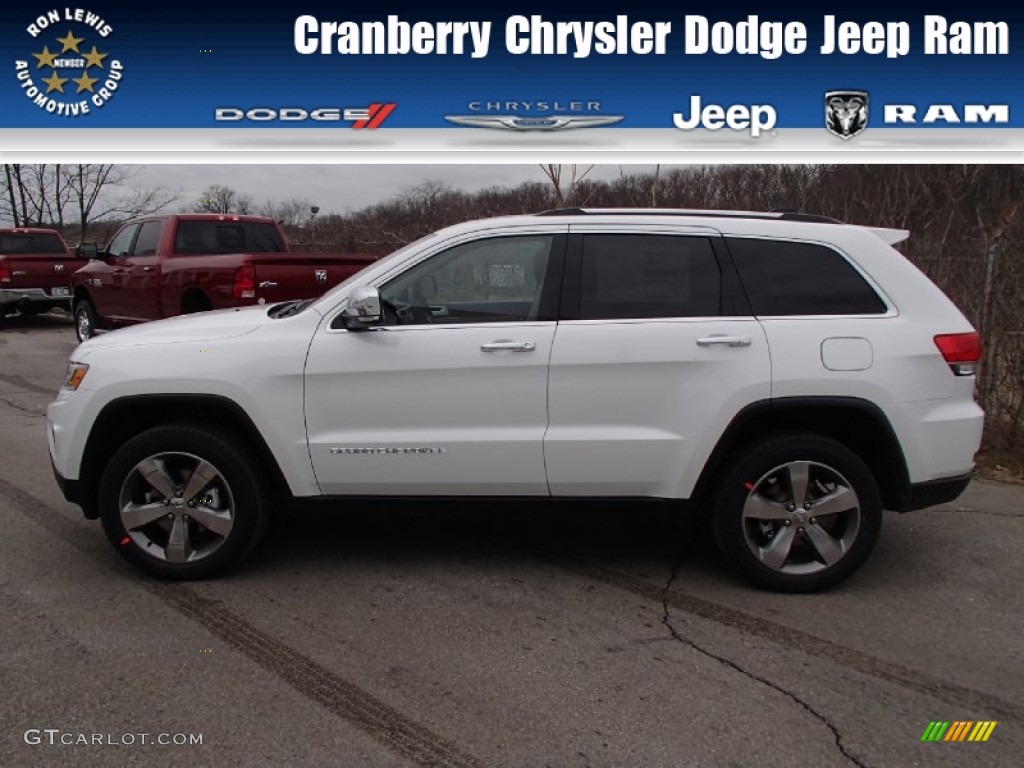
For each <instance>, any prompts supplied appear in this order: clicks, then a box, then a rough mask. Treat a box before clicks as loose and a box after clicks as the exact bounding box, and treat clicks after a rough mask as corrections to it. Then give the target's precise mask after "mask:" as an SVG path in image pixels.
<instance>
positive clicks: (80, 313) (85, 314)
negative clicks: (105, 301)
mask: <svg viewBox="0 0 1024 768" xmlns="http://www.w3.org/2000/svg"><path fill="white" fill-rule="evenodd" d="M74 317H75V336H77V337H78V340H79V341H88V340H89V339H91V338H92V337H93V336H95V335H96V330H97V328H98V327H99V320H98V318H97V317H96V310H95V309H93V308H92V302H90V301H89V300H88V299H79V300H78V301H76V302H75V310H74Z"/></svg>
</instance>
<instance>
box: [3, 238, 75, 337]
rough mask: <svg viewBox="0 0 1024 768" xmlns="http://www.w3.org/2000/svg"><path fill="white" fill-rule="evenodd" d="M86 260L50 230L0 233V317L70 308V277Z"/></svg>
mask: <svg viewBox="0 0 1024 768" xmlns="http://www.w3.org/2000/svg"><path fill="white" fill-rule="evenodd" d="M85 262H86V260H85V259H84V258H80V257H78V256H75V255H72V254H71V252H70V251H68V247H67V245H66V244H65V243H64V238H63V237H61V236H60V233H59V232H57V231H56V230H53V229H30V228H19V229H0V317H3V316H4V315H6V314H10V313H12V312H15V311H19V312H21V313H22V314H24V315H34V314H37V313H39V312H48V311H49V310H51V309H53V308H54V307H63V308H64V309H70V307H71V288H70V286H71V274H72V273H73V272H74V271H75V270H76V269H78V268H79V267H82V266H83V265H84V264H85Z"/></svg>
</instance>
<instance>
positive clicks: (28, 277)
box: [0, 253, 86, 296]
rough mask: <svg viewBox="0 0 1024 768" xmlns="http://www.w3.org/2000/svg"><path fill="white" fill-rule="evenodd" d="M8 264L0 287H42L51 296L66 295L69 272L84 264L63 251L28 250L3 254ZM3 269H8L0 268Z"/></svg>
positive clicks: (69, 282)
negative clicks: (7, 280)
mask: <svg viewBox="0 0 1024 768" xmlns="http://www.w3.org/2000/svg"><path fill="white" fill-rule="evenodd" d="M0 256H3V259H4V261H5V263H6V264H7V266H8V267H9V273H10V282H9V283H7V282H5V283H4V285H3V287H4V288H8V289H11V290H14V291H16V290H18V289H19V288H43V289H45V290H46V292H47V293H48V294H50V295H51V296H67V295H69V293H68V288H69V286H70V285H71V275H72V274H73V273H74V272H75V270H78V269H81V268H82V267H83V266H85V263H86V260H85V259H78V258H74V257H72V256H69V255H68V254H66V253H32V254H25V253H21V254H10V255H4V254H0ZM4 271H5V272H7V271H8V270H4Z"/></svg>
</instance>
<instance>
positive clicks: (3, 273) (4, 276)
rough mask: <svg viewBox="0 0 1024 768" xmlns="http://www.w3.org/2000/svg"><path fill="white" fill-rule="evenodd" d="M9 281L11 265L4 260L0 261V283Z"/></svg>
mask: <svg viewBox="0 0 1024 768" xmlns="http://www.w3.org/2000/svg"><path fill="white" fill-rule="evenodd" d="M9 282H11V265H10V264H8V263H7V262H6V261H0V283H9Z"/></svg>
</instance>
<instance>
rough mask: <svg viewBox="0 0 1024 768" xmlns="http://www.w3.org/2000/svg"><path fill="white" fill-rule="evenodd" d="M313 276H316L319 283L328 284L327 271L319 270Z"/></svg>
mask: <svg viewBox="0 0 1024 768" xmlns="http://www.w3.org/2000/svg"><path fill="white" fill-rule="evenodd" d="M313 274H314V275H315V276H316V281H317V282H318V283H326V282H327V270H326V269H318V270H316V271H315V272H314V273H313Z"/></svg>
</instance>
